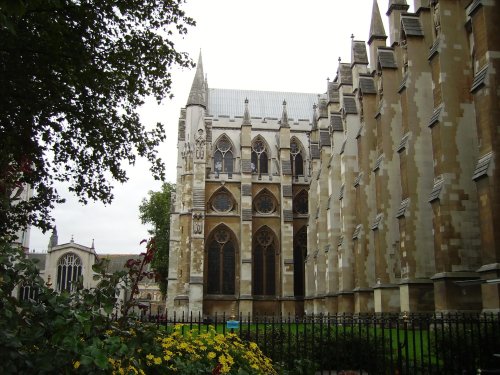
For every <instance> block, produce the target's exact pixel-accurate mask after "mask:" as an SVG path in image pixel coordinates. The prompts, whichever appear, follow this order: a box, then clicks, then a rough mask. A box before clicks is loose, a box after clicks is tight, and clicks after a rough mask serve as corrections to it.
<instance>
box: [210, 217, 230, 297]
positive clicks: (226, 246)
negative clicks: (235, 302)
mask: <svg viewBox="0 0 500 375" xmlns="http://www.w3.org/2000/svg"><path fill="white" fill-rule="evenodd" d="M235 252H236V247H235V241H234V239H233V237H232V236H231V234H230V230H229V229H228V228H226V227H224V226H223V227H220V228H218V229H216V230H215V232H214V234H213V236H212V239H211V240H210V241H209V242H208V246H207V253H208V256H207V259H208V265H207V268H208V272H207V282H206V285H207V293H208V294H234V293H235V264H236V262H235V259H236V258H235Z"/></svg>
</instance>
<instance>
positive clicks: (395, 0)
mask: <svg viewBox="0 0 500 375" xmlns="http://www.w3.org/2000/svg"><path fill="white" fill-rule="evenodd" d="M409 7H410V6H409V5H408V4H407V3H406V0H389V9H388V10H387V13H386V14H387V16H388V17H389V30H390V35H389V46H391V47H392V46H394V44H396V43H398V42H399V33H400V28H401V27H400V23H401V14H402V13H405V12H407V11H408V8H409Z"/></svg>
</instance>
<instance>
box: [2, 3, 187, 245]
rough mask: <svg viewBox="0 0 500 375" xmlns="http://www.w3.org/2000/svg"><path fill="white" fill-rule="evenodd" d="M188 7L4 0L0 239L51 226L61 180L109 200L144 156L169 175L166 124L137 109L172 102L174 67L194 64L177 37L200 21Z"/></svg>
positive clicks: (85, 196)
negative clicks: (149, 124)
mask: <svg viewBox="0 0 500 375" xmlns="http://www.w3.org/2000/svg"><path fill="white" fill-rule="evenodd" d="M184 2H185V0H134V1H132V0H116V1H109V0H22V1H21V0H0V98H2V100H0V149H1V152H0V237H5V236H6V235H11V234H13V233H15V232H16V231H17V230H18V229H20V228H23V227H25V226H26V225H28V224H32V225H35V226H38V227H40V228H41V229H43V230H47V229H48V228H50V226H51V217H50V210H51V208H53V205H54V204H55V203H56V202H61V201H62V200H61V198H60V196H59V195H58V193H57V190H56V189H55V188H54V182H56V181H64V182H68V183H69V185H70V191H72V192H74V193H75V194H76V195H77V196H78V197H79V199H80V201H81V202H83V203H85V202H87V200H89V199H91V200H100V201H103V202H105V203H109V202H110V201H111V200H112V198H113V194H112V181H113V180H114V181H118V182H121V183H123V182H125V181H126V180H127V176H126V173H125V170H124V165H126V164H134V162H135V160H136V157H137V156H141V157H145V158H147V159H148V160H149V161H150V162H151V171H152V173H153V175H154V176H155V177H156V178H163V177H164V164H163V163H162V161H161V160H160V158H159V157H158V155H157V146H158V144H159V143H160V142H161V141H163V140H164V139H165V131H164V127H163V125H162V124H160V123H157V124H156V125H155V126H154V127H153V128H152V129H147V128H146V127H145V126H144V125H143V124H141V122H140V119H139V116H138V112H137V110H138V108H139V106H141V105H142V104H143V102H144V99H145V98H146V97H148V96H153V97H154V98H155V99H156V100H157V101H158V102H160V101H161V100H162V99H163V98H165V97H166V96H170V97H171V91H170V87H171V83H172V77H171V68H172V67H173V66H175V65H178V66H181V67H192V66H193V63H192V61H191V59H190V58H189V56H188V55H187V53H184V52H179V51H177V50H176V49H175V45H174V43H173V41H172V38H173V37H174V35H175V34H180V35H181V36H183V35H185V34H186V32H187V27H188V26H192V25H194V24H195V22H194V21H193V20H192V19H191V18H190V17H187V16H186V15H185V13H184V11H183V10H182V9H181V6H182V4H183V3H184ZM26 184H29V185H31V186H32V187H33V188H34V189H35V192H36V193H35V195H34V196H33V198H32V199H30V200H29V201H23V200H21V199H19V195H20V194H19V193H20V191H21V189H22V188H23V186H25V185H26Z"/></svg>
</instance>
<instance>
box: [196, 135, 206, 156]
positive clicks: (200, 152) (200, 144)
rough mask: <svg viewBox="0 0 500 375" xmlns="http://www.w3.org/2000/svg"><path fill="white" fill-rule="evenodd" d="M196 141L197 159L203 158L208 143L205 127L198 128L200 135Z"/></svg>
mask: <svg viewBox="0 0 500 375" xmlns="http://www.w3.org/2000/svg"><path fill="white" fill-rule="evenodd" d="M195 142H196V146H195V148H196V151H195V157H196V160H202V159H204V158H205V145H206V140H205V134H204V132H203V129H198V137H197V138H196V140H195Z"/></svg>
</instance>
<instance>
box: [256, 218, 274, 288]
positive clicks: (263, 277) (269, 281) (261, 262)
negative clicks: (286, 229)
mask: <svg viewBox="0 0 500 375" xmlns="http://www.w3.org/2000/svg"><path fill="white" fill-rule="evenodd" d="M277 248H278V244H277V241H276V236H275V235H274V233H273V231H271V229H269V228H268V227H267V226H264V227H262V228H261V229H259V230H258V231H257V233H256V234H255V236H254V240H253V278H252V281H253V285H252V291H253V294H254V295H261V296H274V295H275V294H276V250H277Z"/></svg>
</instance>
